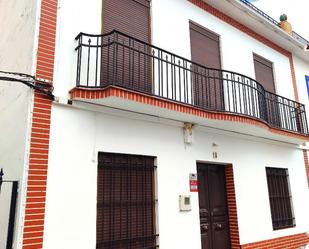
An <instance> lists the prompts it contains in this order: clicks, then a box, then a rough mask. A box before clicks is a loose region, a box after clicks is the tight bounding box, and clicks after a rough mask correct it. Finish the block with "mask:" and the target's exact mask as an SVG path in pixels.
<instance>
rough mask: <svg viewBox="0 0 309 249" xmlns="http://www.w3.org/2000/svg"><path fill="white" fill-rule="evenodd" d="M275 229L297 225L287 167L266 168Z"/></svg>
mask: <svg viewBox="0 0 309 249" xmlns="http://www.w3.org/2000/svg"><path fill="white" fill-rule="evenodd" d="M266 174H267V185H268V193H269V201H270V208H271V217H272V223H273V229H274V230H278V229H282V228H287V227H294V226H295V218H294V213H293V206H292V196H291V193H290V186H289V173H288V170H287V169H282V168H269V167H268V168H266Z"/></svg>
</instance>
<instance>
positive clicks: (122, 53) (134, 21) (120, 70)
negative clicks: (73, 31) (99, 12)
mask: <svg viewBox="0 0 309 249" xmlns="http://www.w3.org/2000/svg"><path fill="white" fill-rule="evenodd" d="M102 20H103V23H102V27H103V33H108V32H110V31H112V30H117V31H120V32H122V33H125V34H127V35H129V36H130V37H132V38H130V37H127V36H123V35H114V36H111V37H109V38H110V42H113V41H114V42H116V43H112V44H110V45H109V46H108V47H103V48H102V68H101V69H102V70H101V82H102V83H101V85H102V86H109V85H117V86H120V87H124V88H127V89H131V90H135V91H139V92H145V93H151V92H152V78H151V50H150V48H149V46H148V45H147V44H144V43H143V42H145V43H150V0H103V18H102ZM136 39H137V40H141V41H142V42H139V41H137V40H136ZM105 43H108V41H105Z"/></svg>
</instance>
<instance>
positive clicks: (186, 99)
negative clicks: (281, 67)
mask: <svg viewBox="0 0 309 249" xmlns="http://www.w3.org/2000/svg"><path fill="white" fill-rule="evenodd" d="M76 40H77V42H78V45H77V47H76V50H77V77H76V88H74V89H72V90H71V97H72V99H73V100H85V99H87V101H88V102H91V103H96V104H102V105H111V106H115V107H118V108H122V109H128V110H129V109H130V108H131V110H134V111H137V112H141V113H148V114H152V115H158V116H162V117H166V118H173V119H176V120H180V121H183V122H193V123H198V124H202V125H205V126H213V127H216V128H221V129H225V130H233V131H236V132H241V133H244V134H250V135H255V136H264V137H271V136H270V134H269V133H273V134H276V135H274V136H275V137H272V138H273V139H276V140H277V139H279V140H282V138H283V137H284V136H286V135H288V136H291V135H295V136H298V138H301V141H302V142H304V141H307V140H308V139H307V138H308V137H307V136H308V135H309V132H308V126H307V120H306V113H305V106H304V105H303V104H300V103H298V102H295V101H293V100H290V99H287V98H285V97H282V96H279V95H276V94H273V93H271V92H267V91H266V90H265V89H264V88H263V86H262V85H261V84H260V83H258V82H257V81H255V80H254V79H252V78H250V77H247V76H245V75H242V74H239V73H236V72H231V71H226V70H219V69H215V68H207V67H205V66H203V65H199V64H197V63H194V62H192V61H190V60H187V59H185V58H182V57H180V56H177V55H175V54H173V53H170V52H168V51H165V50H163V49H160V48H158V47H156V46H153V45H150V44H147V43H144V42H142V41H140V40H137V39H135V38H133V37H130V36H128V35H126V34H123V33H121V32H118V31H112V32H110V33H107V34H103V35H89V34H84V33H80V34H79V35H78V36H77V37H76ZM110 89H117V91H118V92H117V94H116V95H113V94H110V93H111V92H110ZM115 91H116V90H115ZM130 94H131V95H132V94H134V96H133V95H132V97H130V96H131V95H130ZM112 95H113V96H114V99H112ZM120 95H121V96H120ZM122 95H123V96H125V97H124V98H125V99H126V101H127V102H124V101H122V102H121V101H116V98H117V97H118V99H119V97H123V96H122ZM129 95H130V96H129ZM109 97H110V99H109ZM140 98H141V101H140V103H139V104H137V103H133V102H138V101H137V100H138V99H140ZM152 101H153V102H152ZM151 103H153V105H152V107H151V108H152V109H151V108H150V107H149V105H151ZM160 103H161V104H160ZM162 103H163V104H162ZM164 103H165V104H164ZM168 106H170V107H171V108H167V107H168ZM160 108H161V109H162V108H165V109H166V108H167V109H169V110H168V111H167V110H165V111H162V110H161V111H160ZM184 110H185V111H184ZM179 112H182V113H179ZM184 113H185V114H186V115H187V116H186V115H184ZM190 115H191V116H190ZM194 115H195V116H198V118H195V119H194V118H193V117H192V116H194ZM203 119H204V120H207V122H206V124H203V122H204V121H203ZM215 119H216V120H217V121H216V122H214V120H215ZM218 120H221V121H222V122H218ZM233 122H234V123H233ZM240 123H242V124H243V125H244V127H243V128H241V125H240ZM252 124H254V125H256V126H257V128H256V129H252ZM262 130H264V131H262ZM270 130H271V131H270ZM282 132H283V133H282ZM284 132H286V133H284ZM276 136H281V138H278V137H276ZM283 140H284V139H283ZM284 141H286V140H284ZM298 142H300V141H298Z"/></svg>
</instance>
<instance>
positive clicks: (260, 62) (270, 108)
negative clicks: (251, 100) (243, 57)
mask: <svg viewBox="0 0 309 249" xmlns="http://www.w3.org/2000/svg"><path fill="white" fill-rule="evenodd" d="M253 61H254V69H255V79H256V81H257V82H258V83H260V84H261V85H262V86H263V87H264V89H265V91H267V92H264V93H263V94H264V96H265V97H263V98H262V95H261V96H260V98H259V103H260V104H259V107H260V113H261V116H263V119H265V120H266V121H267V122H268V123H269V124H271V125H273V126H275V127H281V125H280V123H281V120H280V108H279V105H280V104H279V101H278V99H277V96H276V95H274V94H273V93H275V83H274V75H273V64H272V63H271V62H270V61H268V60H266V59H264V58H263V57H261V56H259V55H256V54H253ZM268 92H269V93H268ZM265 102H266V104H265ZM263 108H266V110H264V109H263ZM262 114H263V115H262ZM265 114H266V116H265Z"/></svg>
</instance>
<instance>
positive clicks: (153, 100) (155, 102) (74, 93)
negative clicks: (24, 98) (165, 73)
mask: <svg viewBox="0 0 309 249" xmlns="http://www.w3.org/2000/svg"><path fill="white" fill-rule="evenodd" d="M70 95H71V99H77V98H79V99H98V98H97V96H99V98H102V99H103V98H107V97H112V96H113V97H118V98H123V99H127V100H131V101H135V102H139V103H143V104H147V105H152V106H156V107H160V108H164V109H169V110H173V111H177V112H182V113H185V114H190V115H195V116H198V117H202V118H208V119H216V120H225V121H232V122H240V123H245V124H250V125H254V126H257V127H260V128H264V129H267V130H268V131H270V132H272V133H274V134H279V135H283V136H288V137H293V138H297V139H302V140H304V141H305V140H306V141H308V140H309V138H308V137H307V136H305V135H302V134H298V133H293V132H290V131H284V130H280V129H276V128H273V127H270V126H269V125H268V124H266V123H264V122H263V121H260V120H256V119H253V118H250V117H244V116H239V115H236V114H230V113H217V112H209V111H205V110H201V109H198V108H196V107H192V106H187V105H186V104H182V103H174V102H172V101H169V100H165V99H160V98H158V97H155V96H150V95H145V94H141V93H138V92H133V91H130V90H126V89H123V88H117V87H114V86H110V87H108V88H105V89H87V88H73V89H72V90H71V91H70ZM120 96H122V97H120Z"/></svg>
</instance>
